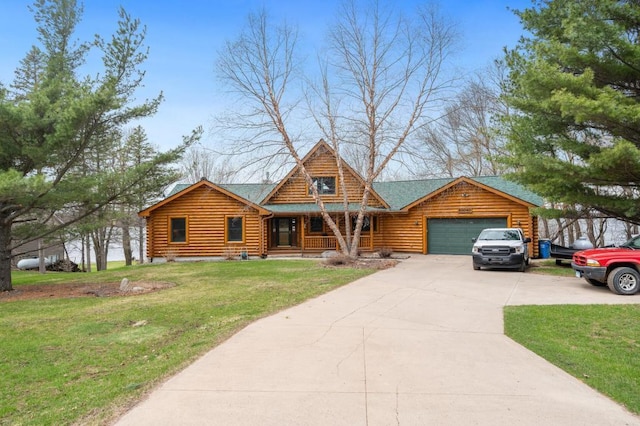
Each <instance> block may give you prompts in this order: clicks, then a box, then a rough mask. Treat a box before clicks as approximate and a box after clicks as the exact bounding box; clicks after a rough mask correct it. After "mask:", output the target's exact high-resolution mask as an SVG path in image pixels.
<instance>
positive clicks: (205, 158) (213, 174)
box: [181, 145, 237, 183]
mask: <svg viewBox="0 0 640 426" xmlns="http://www.w3.org/2000/svg"><path fill="white" fill-rule="evenodd" d="M181 172H182V178H183V179H184V180H186V181H187V182H189V183H194V182H198V181H199V180H200V179H202V178H205V179H208V180H210V181H211V182H215V183H232V182H233V180H234V178H235V176H236V174H237V172H236V171H235V170H234V169H233V167H232V166H231V164H230V163H229V161H226V159H225V158H224V157H221V156H219V155H218V154H217V153H216V152H215V151H212V150H210V149H206V148H203V147H202V146H197V145H194V146H192V147H190V148H189V149H188V150H187V151H186V152H185V154H184V156H183V157H182V161H181Z"/></svg>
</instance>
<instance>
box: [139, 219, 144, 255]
mask: <svg viewBox="0 0 640 426" xmlns="http://www.w3.org/2000/svg"><path fill="white" fill-rule="evenodd" d="M144 223H145V222H143V225H140V226H139V227H138V232H139V234H138V240H139V243H138V249H139V250H140V254H139V257H138V262H140V264H141V265H142V264H143V263H144Z"/></svg>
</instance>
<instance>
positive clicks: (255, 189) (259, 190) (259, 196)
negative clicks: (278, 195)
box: [167, 183, 276, 204]
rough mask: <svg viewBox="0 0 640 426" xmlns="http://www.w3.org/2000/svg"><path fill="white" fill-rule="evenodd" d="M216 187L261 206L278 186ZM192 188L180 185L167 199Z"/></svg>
mask: <svg viewBox="0 0 640 426" xmlns="http://www.w3.org/2000/svg"><path fill="white" fill-rule="evenodd" d="M215 185H217V186H219V187H220V188H223V189H226V190H227V191H229V192H232V193H234V194H236V195H238V196H239V197H242V198H244V199H245V200H247V201H251V202H252V203H254V204H260V201H262V200H263V199H264V197H266V196H267V194H269V193H270V192H271V191H272V190H273V188H275V186H276V184H275V183H220V184H215ZM190 186H191V184H188V183H178V184H176V186H174V187H173V189H172V190H171V192H169V195H167V197H171V196H172V195H174V194H177V193H178V192H180V191H182V190H184V189H186V188H188V187H190Z"/></svg>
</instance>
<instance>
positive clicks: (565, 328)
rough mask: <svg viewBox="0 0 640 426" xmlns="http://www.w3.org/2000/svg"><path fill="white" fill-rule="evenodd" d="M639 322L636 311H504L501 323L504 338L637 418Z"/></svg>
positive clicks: (526, 308)
mask: <svg viewBox="0 0 640 426" xmlns="http://www.w3.org/2000/svg"><path fill="white" fill-rule="evenodd" d="M620 297H623V296H620ZM631 297H633V296H631ZM636 297H640V296H636ZM638 302H640V300H638ZM639 319H640V305H551V306H508V307H506V308H505V318H504V323H505V333H506V334H507V336H509V337H511V338H512V339H513V340H515V341H516V342H518V343H520V344H521V345H523V346H525V347H526V348H528V349H530V350H532V351H533V352H535V353H537V354H538V355H540V356H542V357H543V358H545V359H546V360H548V361H549V362H551V363H553V364H555V365H557V366H558V367H560V368H562V369H563V370H565V371H566V372H568V373H569V374H571V375H573V376H575V377H577V378H578V379H579V380H582V381H583V382H585V383H586V384H588V385H589V386H591V387H593V388H594V389H596V390H598V391H599V392H601V393H603V394H605V395H607V396H609V397H610V398H612V399H614V400H615V401H618V402H619V403H620V404H622V405H624V406H625V407H627V409H629V410H630V411H632V412H634V413H637V414H640V321H639Z"/></svg>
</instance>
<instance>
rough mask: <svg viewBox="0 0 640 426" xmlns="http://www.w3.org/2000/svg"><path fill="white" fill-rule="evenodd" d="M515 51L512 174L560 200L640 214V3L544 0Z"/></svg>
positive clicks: (525, 19) (532, 11)
mask: <svg viewBox="0 0 640 426" xmlns="http://www.w3.org/2000/svg"><path fill="white" fill-rule="evenodd" d="M516 14H517V15H518V16H519V17H520V18H521V21H522V24H523V27H524V29H525V30H526V31H527V32H528V34H529V36H528V37H523V38H522V39H521V40H520V42H519V44H518V46H517V47H516V48H515V49H514V50H512V51H508V52H507V55H506V62H507V64H508V66H509V68H510V75H509V84H508V85H507V87H506V88H505V99H506V101H507V102H508V104H509V105H510V106H511V107H513V108H515V110H516V111H517V112H516V113H515V114H513V113H512V114H511V115H510V116H509V117H504V118H505V120H504V122H503V123H504V131H505V133H506V135H507V137H508V139H509V143H508V149H509V151H510V156H509V157H507V158H505V162H506V163H507V164H508V165H509V166H512V167H515V168H516V169H517V172H516V173H514V174H513V175H512V177H513V178H514V179H515V180H517V181H519V182H520V183H523V184H525V185H527V186H528V187H529V188H530V189H532V190H533V191H535V192H537V193H538V194H540V195H542V196H544V197H545V198H547V199H548V200H549V201H551V202H553V203H559V205H561V206H565V208H566V209H567V210H566V211H565V212H564V213H565V214H571V213H574V214H580V212H579V211H578V212H576V211H573V212H572V211H570V210H571V209H572V208H573V207H571V206H577V208H578V209H582V210H583V211H588V210H595V211H597V212H600V213H602V214H604V215H606V216H609V217H615V218H619V219H622V220H626V221H629V222H634V223H640V192H639V187H638V185H639V182H640V104H639V102H638V101H639V99H640V43H639V42H640V3H639V2H637V1H615V0H584V1H579V2H576V1H573V0H551V1H542V0H539V1H535V2H534V6H533V7H532V8H529V9H525V10H523V11H518V12H516Z"/></svg>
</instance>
